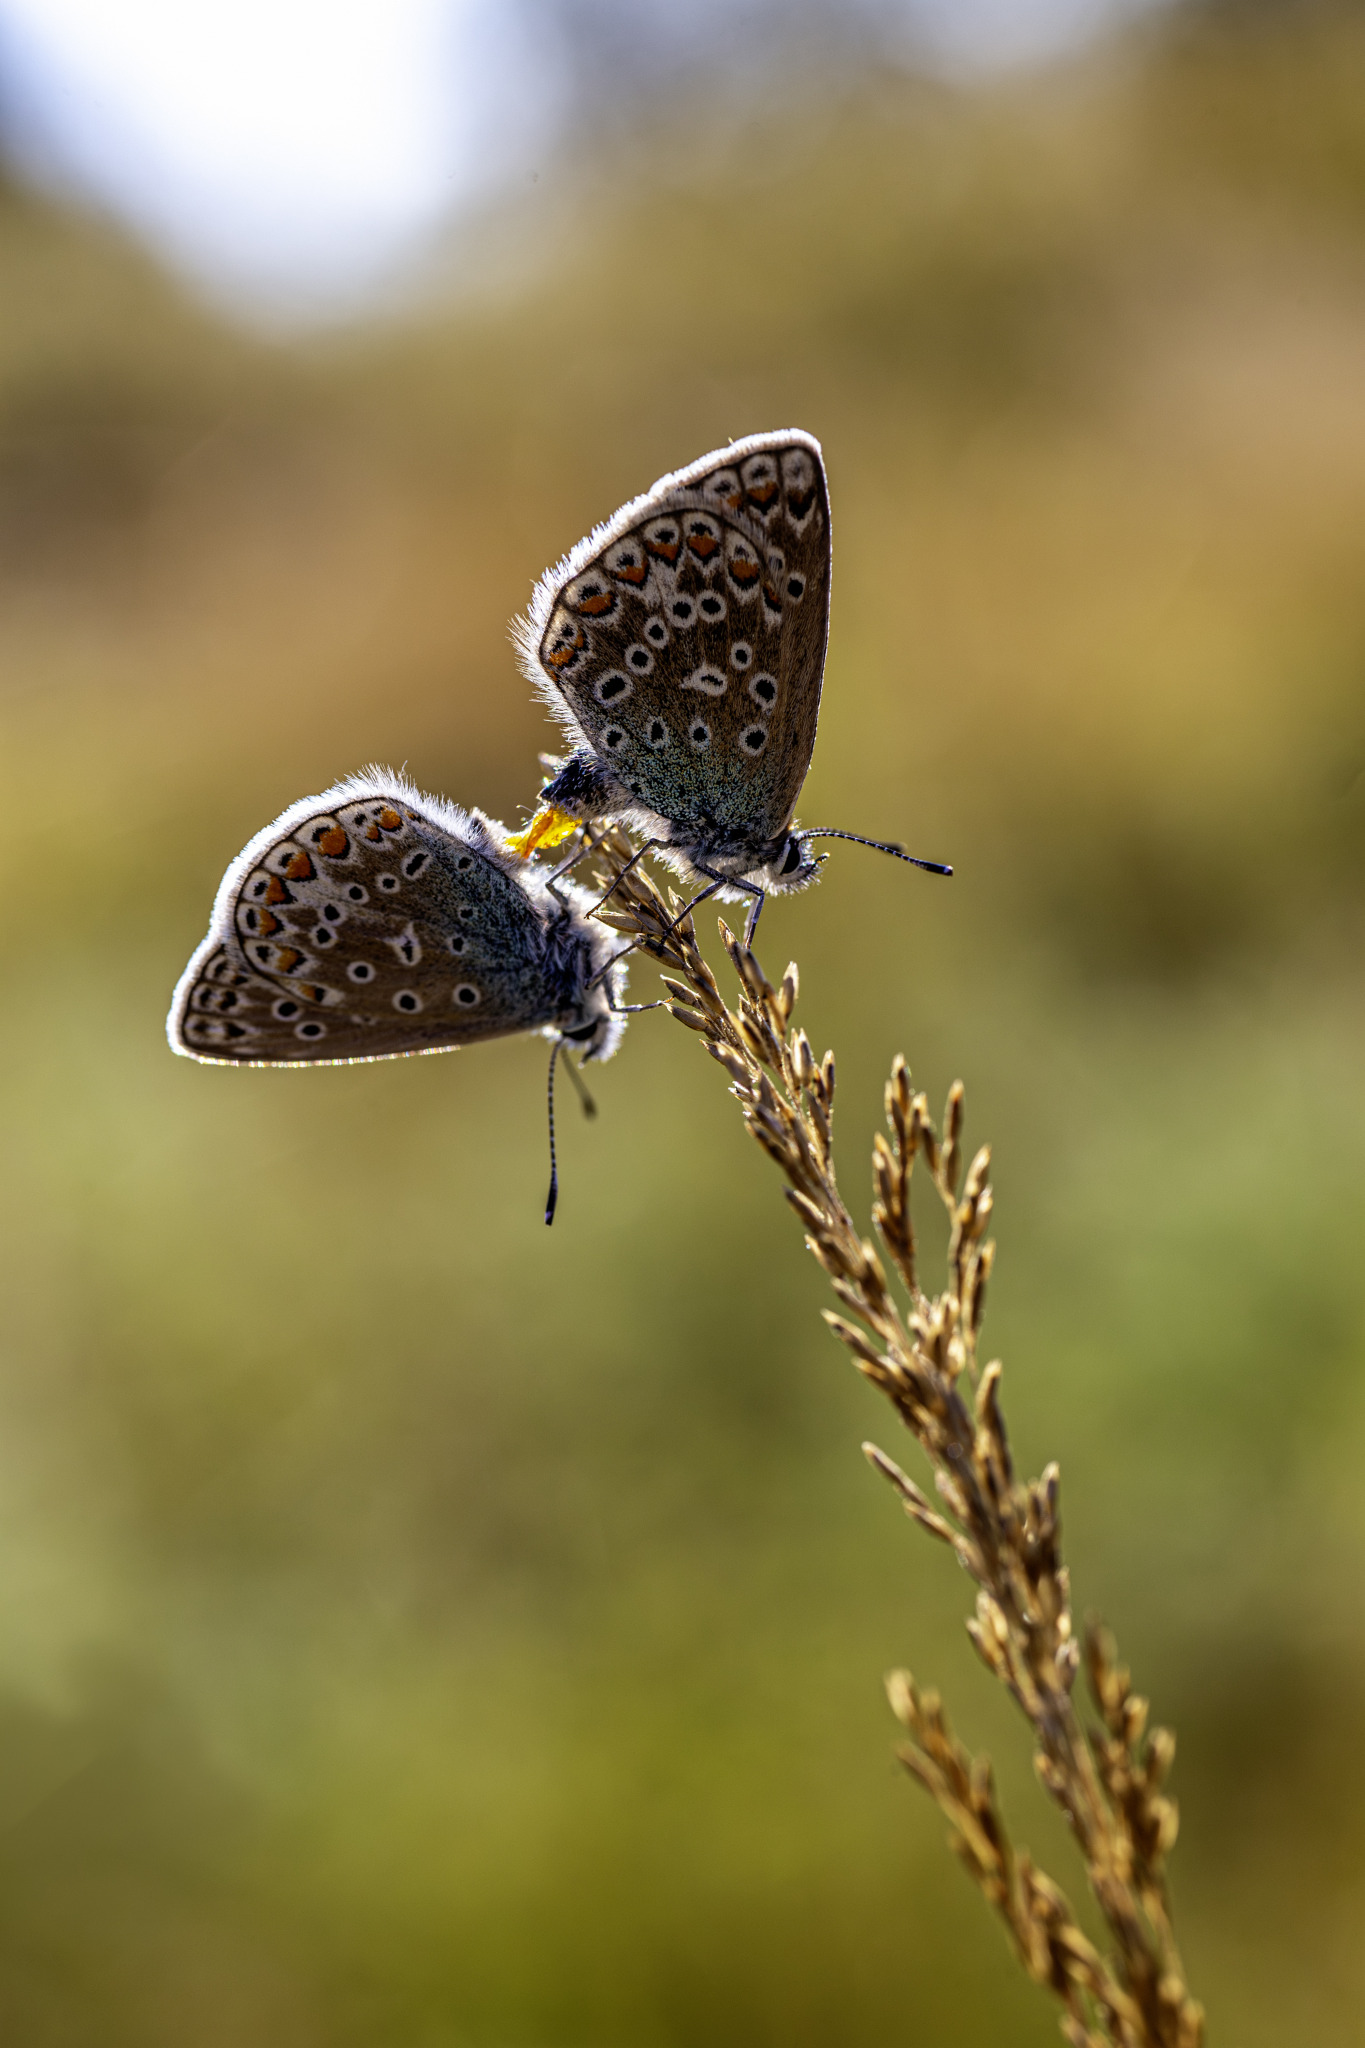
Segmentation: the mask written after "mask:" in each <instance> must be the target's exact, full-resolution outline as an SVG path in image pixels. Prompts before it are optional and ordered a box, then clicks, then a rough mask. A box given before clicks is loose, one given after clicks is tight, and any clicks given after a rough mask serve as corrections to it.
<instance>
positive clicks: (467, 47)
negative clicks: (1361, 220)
mask: <svg viewBox="0 0 1365 2048" xmlns="http://www.w3.org/2000/svg"><path fill="white" fill-rule="evenodd" d="M844 4H845V5H848V6H849V14H848V18H849V19H853V18H855V17H857V18H861V19H862V20H864V21H867V22H870V21H871V20H872V19H873V18H874V17H875V18H876V20H877V22H878V23H879V25H880V28H881V30H882V32H883V33H884V34H885V33H886V31H887V29H888V25H889V28H890V31H891V36H892V40H893V41H894V40H895V33H896V30H897V26H898V25H899V27H900V31H901V33H902V34H903V39H904V48H905V50H906V53H907V54H910V55H916V56H918V57H920V58H923V57H925V56H926V55H927V56H928V57H929V58H931V59H935V58H936V59H937V60H938V61H940V62H946V63H948V64H956V65H963V64H965V65H968V66H973V65H980V64H982V63H985V64H991V63H996V64H1006V63H1017V62H1021V61H1023V62H1026V61H1028V60H1029V59H1031V58H1036V57H1038V56H1041V55H1046V54H1050V53H1051V52H1053V51H1055V50H1056V49H1058V48H1061V47H1064V46H1065V45H1066V44H1067V43H1069V42H1074V41H1076V40H1079V39H1080V38H1081V37H1082V36H1084V35H1085V34H1086V33H1087V32H1089V31H1091V30H1093V29H1094V28H1096V27H1097V26H1099V25H1101V24H1102V23H1103V22H1105V21H1107V20H1109V19H1111V18H1113V16H1115V15H1116V14H1118V13H1120V12H1123V11H1128V10H1131V9H1132V8H1134V7H1136V6H1139V5H1142V4H1144V0H903V5H900V6H897V5H896V4H894V0H892V4H887V5H883V4H878V5H877V6H875V7H870V8H869V9H868V11H867V13H866V14H863V15H861V16H860V4H861V0H852V4H851V5H849V0H844ZM1147 4H1150V0H1147ZM660 5H661V0H641V5H640V6H639V7H637V8H636V9H634V10H631V13H630V16H628V17H627V18H628V19H632V20H633V24H634V32H635V33H637V34H638V35H639V36H640V37H641V39H642V40H643V41H648V39H649V38H650V36H651V35H652V34H653V29H654V25H653V24H652V23H651V6H653V7H655V8H659V7H660ZM759 11H760V10H757V9H754V8H752V7H751V9H750V19H751V20H752V19H756V18H757V15H758V12H759ZM568 12H569V13H570V14H571V10H569V11H568ZM675 12H676V10H675V9H673V8H672V6H671V5H669V6H663V7H662V14H663V15H665V16H668V17H669V21H668V22H667V24H666V23H665V22H664V21H663V20H662V19H660V21H659V22H658V24H657V27H658V30H659V33H660V35H661V36H662V35H663V32H664V30H665V27H667V29H668V34H669V35H672V36H673V37H674V38H675V39H676V37H677V34H678V32H679V25H678V23H677V22H676V20H674V19H673V18H672V17H673V16H674V15H675ZM820 12H821V9H820V8H819V7H818V6H817V7H814V8H810V7H805V8H802V7H797V8H795V9H794V11H793V12H792V13H791V14H790V16H789V20H790V22H791V28H792V37H793V39H794V38H795V37H797V36H799V34H800V33H801V27H802V24H803V23H808V22H809V21H810V19H811V18H812V16H818V15H819V14H820ZM838 12H839V0H830V5H829V8H828V10H827V13H828V16H829V18H830V19H837V18H838ZM589 13H590V10H589ZM743 14H744V8H743V6H742V5H740V6H739V15H740V16H741V17H742V16H743ZM542 16H543V24H542V21H541V17H542ZM735 19H736V6H735V4H733V0H732V4H730V5H728V6H726V5H722V4H720V0H694V4H693V6H692V7H691V9H690V10H689V20H690V24H691V27H690V30H689V33H690V34H691V36H692V44H693V49H692V51H691V53H690V54H691V58H692V64H693V68H694V70H695V68H696V57H697V53H698V52H700V51H702V50H703V49H704V46H705V43H706V40H707V35H708V25H709V28H710V30H713V31H715V37H714V41H715V47H716V48H717V49H718V50H723V48H724V42H723V37H724V34H725V32H726V31H725V29H723V28H722V27H721V24H722V22H724V23H725V24H726V27H727V28H729V27H732V26H733V23H734V21H735ZM764 19H765V21H766V25H767V29H768V33H769V37H770V39H771V38H772V35H773V32H774V26H775V25H776V28H777V30H778V35H777V41H778V44H779V45H780V43H781V34H780V29H781V24H782V21H783V11H782V8H781V7H780V6H778V7H773V6H768V8H767V9H766V13H765V16H764ZM542 25H543V27H544V30H545V33H543V34H541V33H538V32H537V30H538V28H539V27H540V26H542ZM684 26H686V24H684ZM557 28H558V30H559V36H558V38H557V36H556V29H557ZM564 33H565V25H564V20H563V19H562V18H561V15H558V14H557V13H556V10H555V8H554V7H553V6H549V5H547V6H545V7H544V8H543V9H542V10H536V9H532V8H529V7H525V6H521V7H519V6H516V5H513V4H510V0H502V4H501V5H499V4H498V0H112V4H111V0H0V108H3V112H4V120H5V128H6V134H5V137H4V139H5V141H6V142H7V144H8V149H9V153H10V154H11V155H12V156H13V157H14V158H15V159H16V160H17V161H18V162H19V163H20V164H21V165H22V166H23V167H24V168H25V169H27V170H28V171H29V172H30V174H34V175H36V176H38V177H39V178H40V179H41V180H42V181H43V182H45V183H48V184H49V185H56V186H57V187H59V188H61V187H65V188H67V189H73V188H74V189H75V190H76V191H78V192H81V193H84V194H86V195H91V196H94V197H95V198H96V199H97V200H98V201H100V202H101V203H103V204H105V205H107V206H108V207H109V208H110V209H111V210H112V211H113V212H115V213H116V214H118V215H121V216H122V217H123V218H125V219H126V220H127V221H129V222H130V223H131V224H132V225H133V226H134V227H135V229H136V230H137V231H138V232H140V233H141V234H142V235H144V236H145V237H146V239H147V240H149V241H150V242H151V243H152V245H153V246H154V247H156V248H158V249H159V250H160V251H161V252H162V253H163V255H165V256H166V257H168V258H169V260H170V261H171V262H172V263H173V264H175V265H176V266H177V267H178V268H180V269H181V270H182V271H184V272H186V273H187V274H188V275H189V276H191V277H192V278H194V279H195V280H196V281H197V282H198V283H199V284H200V285H201V286H202V287H204V288H207V289H208V290H209V291H210V292H211V293H213V295H214V296H216V297H219V298H222V299H225V300H226V301H227V302H228V303H229V304H232V303H235V304H237V305H238V306H239V307H252V308H254V309H255V310H256V311H257V312H260V313H267V312H271V311H273V312H274V313H275V314H277V315H285V316H292V317H295V318H298V317H305V318H307V317H314V318H316V317H327V316H328V315H332V316H335V315H337V314H339V313H345V312H349V311H352V310H355V309H356V307H357V306H359V305H360V304H361V303H362V302H363V301H364V299H365V297H366V296H367V295H368V294H369V293H371V292H373V291H374V290H375V289H376V288H377V287H378V286H380V285H381V284H382V283H383V282H384V281H385V280H386V279H388V278H391V277H392V276H394V275H395V274H396V273H398V272H401V270H402V268H403V266H404V264H405V263H407V262H408V261H409V260H410V259H411V258H412V257H414V256H415V255H416V254H417V253H418V252H419V251H420V250H421V248H422V247H423V246H424V244H426V243H427V242H428V241H429V240H430V239H431V237H432V236H433V235H434V233H435V232H436V231H437V229H438V228H439V225H440V224H441V223H442V222H443V221H445V220H447V219H449V218H451V217H452V216H454V215H456V214H458V212H459V211H460V209H461V207H462V206H468V205H469V204H470V203H471V201H473V200H476V199H478V198H480V197H483V196H486V195H487V194H488V193H489V192H490V191H491V190H494V189H496V188H497V186H498V185H499V183H505V182H506V181H507V179H508V178H510V177H511V176H512V175H514V174H515V173H516V172H518V171H520V172H522V173H523V174H524V173H525V171H526V170H527V168H528V167H529V165H530V164H531V163H532V162H533V161H535V160H536V159H537V158H538V156H542V155H544V154H545V153H546V151H547V150H548V149H550V148H552V147H553V146H554V144H555V143H556V142H557V141H558V140H559V138H560V136H561V134H562V131H563V126H564V122H565V119H566V91H565V82H564V80H563V79H562V78H559V77H557V76H556V75H555V74H556V57H557V56H560V57H562V56H563V55H564V53H565V51H566V49H567V47H568V45H567V44H566V42H565V41H564V39H563V38H564ZM570 33H572V24H570Z"/></svg>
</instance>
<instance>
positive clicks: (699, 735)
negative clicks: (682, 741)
mask: <svg viewBox="0 0 1365 2048" xmlns="http://www.w3.org/2000/svg"><path fill="white" fill-rule="evenodd" d="M687 737H688V738H689V739H690V740H691V742H692V744H693V746H694V747H695V748H696V750H697V752H698V753H699V754H704V753H705V752H706V749H707V748H708V747H709V746H710V744H711V728H710V726H709V725H708V724H707V723H706V720H705V719H704V718H694V719H693V721H692V723H691V725H689V726H688V728H687Z"/></svg>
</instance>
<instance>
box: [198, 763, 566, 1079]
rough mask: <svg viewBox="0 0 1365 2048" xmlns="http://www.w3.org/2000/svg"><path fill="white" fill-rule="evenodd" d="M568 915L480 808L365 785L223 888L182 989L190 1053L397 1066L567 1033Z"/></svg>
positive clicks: (303, 813)
mask: <svg viewBox="0 0 1365 2048" xmlns="http://www.w3.org/2000/svg"><path fill="white" fill-rule="evenodd" d="M555 908H556V906H554V904H553V899H552V898H550V897H549V896H547V895H546V894H545V893H544V890H543V885H542V884H541V883H540V882H539V880H538V878H536V877H535V875H534V871H533V870H530V869H527V868H524V867H523V866H522V864H521V863H520V862H518V861H517V860H516V859H515V857H514V856H512V855H511V854H509V853H508V852H507V851H506V849H505V847H504V846H503V844H502V841H501V839H500V837H499V835H498V832H497V831H496V830H495V829H494V828H493V827H492V825H491V823H490V822H489V821H487V820H485V819H484V818H483V817H482V816H481V815H480V814H479V813H478V812H474V813H465V812H463V811H461V810H459V809H458V808H457V807H456V806H455V805H453V804H446V803H443V802H440V801H439V800H437V799H433V798H431V797H423V796H419V794H418V793H417V791H416V790H414V789H412V788H410V787H409V786H408V785H407V784H405V783H404V782H403V781H401V779H400V778H398V777H391V776H378V775H368V776H357V777H354V778H353V779H352V780H350V781H348V782H345V783H342V784H340V785H339V786H338V787H337V788H336V789H333V790H329V791H328V792H327V793H326V794H325V795H323V796H320V797H311V798H306V799H304V801H303V802H302V803H298V804H294V805H292V806H291V807H290V809H289V810H287V811H286V812H285V813H284V814H283V816H282V817H280V818H279V819H277V820H276V822H275V824H274V825H272V826H270V827H268V828H267V830H266V831H265V832H263V833H259V834H258V835H257V837H256V838H255V839H253V840H252V842H251V844H250V845H249V846H248V847H247V848H246V850H245V852H244V853H242V854H241V855H240V856H239V858H238V859H237V860H236V861H234V862H233V864H232V866H231V867H230V868H229V870H228V872H227V874H226V876H225V877H224V879H223V884H222V887H221V888H220V890H219V892H218V898H217V901H216V903H215V905H214V911H213V920H212V923H211V926H210V929H209V933H208V936H207V938H205V940H204V941H203V943H202V944H201V945H200V946H199V948H198V949H197V951H196V952H195V954H194V957H193V958H192V960H191V961H190V964H189V966H188V967H187V968H186V970H185V973H184V975H183V976H182V977H181V980H180V983H179V986H178V987H177V989H176V992H175V998H174V1001H173V1003H172V1007H171V1014H170V1017H169V1019H168V1021H167V1031H168V1035H169V1037H170V1041H171V1044H172V1046H173V1047H174V1049H175V1050H176V1051H177V1052H182V1053H188V1054H190V1055H191V1056H193V1057H194V1058H196V1059H203V1060H213V1061H225V1062H228V1063H229V1064H232V1065H242V1064H253V1063H263V1064H267V1065H275V1064H278V1063H289V1064H294V1063H299V1062H307V1063H313V1064H316V1063H318V1062H329V1061H347V1060H357V1059H386V1058H391V1057H394V1056H396V1055H399V1054H403V1053H417V1052H438V1051H441V1050H444V1049H445V1048H447V1047H450V1046H456V1045H465V1044H469V1043H471V1042H473V1041H475V1040H477V1039H481V1038H497V1037H500V1036H503V1035H505V1034H507V1033H510V1032H515V1031H526V1030H532V1029H535V1028H537V1027H538V1026H542V1025H546V1024H550V1023H553V1022H555V1021H556V1020H557V1019H558V1018H559V1016H560V1015H561V1014H562V1013H563V1012H564V1011H565V1010H566V1008H567V1006H568V1001H569V998H570V996H571V994H572V989H571V986H570V983H569V978H568V975H567V973H566V969H565V965H564V962H563V959H562V957H559V956H557V955H556V950H555V947H554V946H553V945H552V943H551V940H550V923H551V917H552V914H553V912H554V910H555Z"/></svg>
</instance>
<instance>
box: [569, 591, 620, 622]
mask: <svg viewBox="0 0 1365 2048" xmlns="http://www.w3.org/2000/svg"><path fill="white" fill-rule="evenodd" d="M615 603H616V599H615V598H614V597H613V596H612V594H611V592H610V591H609V590H596V591H594V592H593V594H592V596H591V597H585V598H583V599H582V600H581V601H580V603H579V604H578V606H577V607H576V609H577V610H578V611H580V612H586V613H587V614H588V616H589V617H590V618H593V619H599V618H601V616H602V614H603V612H609V611H611V609H612V608H613V606H614V605H615Z"/></svg>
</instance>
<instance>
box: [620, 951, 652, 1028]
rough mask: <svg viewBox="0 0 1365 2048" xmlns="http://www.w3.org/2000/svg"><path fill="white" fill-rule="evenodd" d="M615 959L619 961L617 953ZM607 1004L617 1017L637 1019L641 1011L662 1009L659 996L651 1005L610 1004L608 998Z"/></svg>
mask: <svg viewBox="0 0 1365 2048" xmlns="http://www.w3.org/2000/svg"><path fill="white" fill-rule="evenodd" d="M628 950H633V949H628ZM616 957H617V959H618V960H619V959H620V957H621V955H620V954H619V953H618V954H617V955H616ZM608 1002H609V1006H610V1008H611V1009H612V1010H614V1011H615V1013H616V1015H617V1016H618V1017H638V1015H639V1014H640V1012H641V1010H662V1009H663V1007H664V999H663V997H662V996H659V997H658V998H657V1000H656V1001H654V1002H652V1003H612V1002H611V1001H610V998H608Z"/></svg>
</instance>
